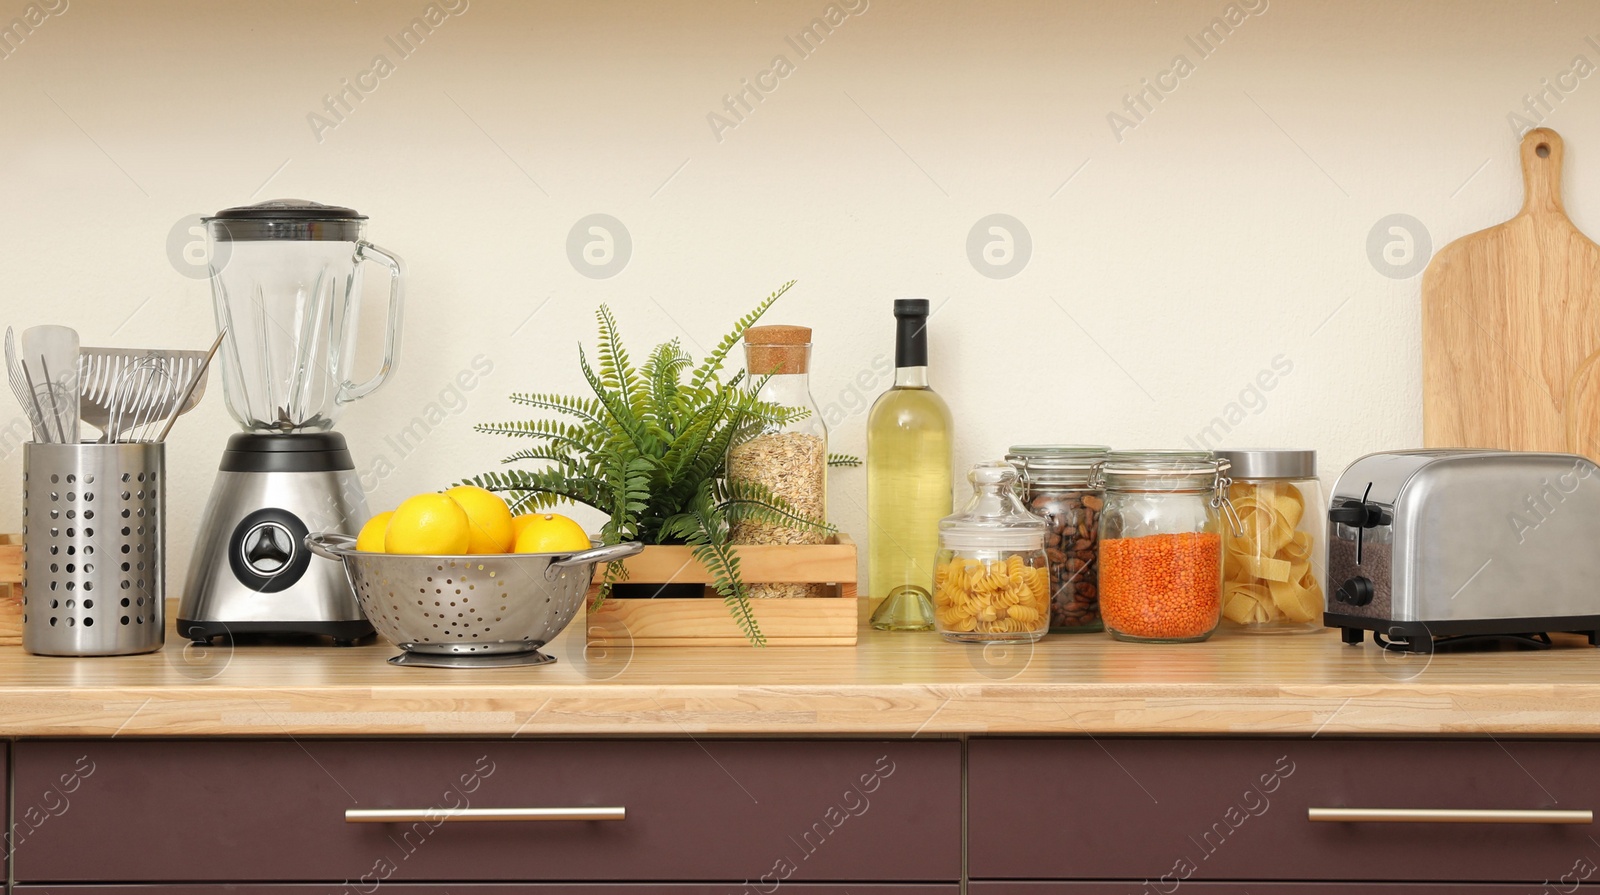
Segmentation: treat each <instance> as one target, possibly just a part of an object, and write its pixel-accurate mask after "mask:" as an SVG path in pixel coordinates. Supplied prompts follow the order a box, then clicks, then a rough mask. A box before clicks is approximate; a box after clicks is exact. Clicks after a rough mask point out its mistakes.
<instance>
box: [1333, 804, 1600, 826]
mask: <svg viewBox="0 0 1600 895" xmlns="http://www.w3.org/2000/svg"><path fill="white" fill-rule="evenodd" d="M1306 820H1310V821H1318V822H1322V823H1345V824H1349V823H1373V824H1592V823H1594V812H1593V811H1561V810H1556V809H1528V810H1524V809H1518V808H1307V809H1306Z"/></svg>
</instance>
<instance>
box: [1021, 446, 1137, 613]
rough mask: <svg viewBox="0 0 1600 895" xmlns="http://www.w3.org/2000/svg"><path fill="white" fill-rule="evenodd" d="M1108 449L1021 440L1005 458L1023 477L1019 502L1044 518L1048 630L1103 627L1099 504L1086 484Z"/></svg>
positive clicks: (1098, 495) (1099, 498) (1097, 492)
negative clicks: (1029, 442)
mask: <svg viewBox="0 0 1600 895" xmlns="http://www.w3.org/2000/svg"><path fill="white" fill-rule="evenodd" d="M1109 450H1111V449H1110V448H1109V447H1106V446H1105V445H1098V444H1019V445H1015V446H1013V447H1012V448H1011V452H1010V453H1008V454H1006V461H1007V462H1009V463H1010V464H1011V465H1012V466H1015V467H1016V468H1017V473H1018V475H1019V476H1020V477H1021V478H1020V485H1021V491H1022V503H1023V505H1024V506H1026V507H1027V508H1028V510H1029V512H1031V513H1033V514H1034V515H1036V516H1040V517H1042V518H1043V519H1044V520H1045V523H1046V525H1048V528H1046V530H1045V541H1044V547H1045V555H1046V556H1047V557H1048V558H1049V560H1050V633H1052V634H1055V633H1065V634H1082V633H1089V632H1094V631H1103V630H1105V625H1104V624H1102V623H1101V621H1100V596H1099V591H1098V588H1099V586H1100V582H1099V580H1098V576H1099V563H1098V560H1099V558H1100V508H1101V506H1102V503H1103V500H1104V496H1103V494H1102V493H1101V491H1100V488H1099V487H1098V486H1091V485H1090V484H1089V480H1090V478H1092V477H1093V475H1094V468H1095V466H1096V465H1097V464H1098V463H1099V462H1100V461H1101V460H1104V459H1105V456H1106V452H1107V451H1109Z"/></svg>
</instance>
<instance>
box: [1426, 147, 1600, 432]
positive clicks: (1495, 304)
mask: <svg viewBox="0 0 1600 895" xmlns="http://www.w3.org/2000/svg"><path fill="white" fill-rule="evenodd" d="M1563 154H1564V153H1563V146H1562V141H1561V136H1560V135H1559V134H1557V133H1556V132H1555V131H1553V130H1550V129H1549V128H1537V129H1535V130H1531V131H1529V132H1528V133H1527V135H1526V136H1525V137H1523V139H1522V180H1523V203H1522V210H1521V211H1519V212H1517V214H1516V216H1515V217H1513V218H1512V219H1511V220H1509V221H1506V222H1505V223H1503V224H1499V225H1497V226H1494V227H1490V228H1489V229H1487V230H1480V231H1478V232H1477V233H1473V234H1471V235H1468V236H1463V237H1461V238H1460V239H1458V240H1456V241H1455V242H1452V243H1450V244H1449V245H1447V246H1445V247H1444V248H1443V249H1441V250H1440V251H1439V253H1438V254H1436V255H1435V256H1434V257H1433V260H1432V261H1430V262H1429V263H1428V269H1427V271H1426V272H1424V273H1423V275H1422V402H1423V403H1422V436H1423V441H1424V443H1425V444H1427V446H1428V447H1486V448H1505V449H1508V450H1519V451H1562V452H1570V453H1578V454H1584V455H1586V456H1588V457H1590V458H1591V459H1595V460H1597V461H1600V364H1597V363H1596V360H1597V359H1600V246H1597V245H1595V244H1594V243H1593V242H1592V241H1590V240H1589V238H1588V237H1586V236H1584V235H1583V234H1582V233H1581V232H1579V230H1578V228H1577V227H1575V226H1573V224H1572V222H1571V221H1570V220H1568V219H1567V215H1566V212H1565V210H1564V209H1563V207H1562V204H1561V160H1562V156H1563Z"/></svg>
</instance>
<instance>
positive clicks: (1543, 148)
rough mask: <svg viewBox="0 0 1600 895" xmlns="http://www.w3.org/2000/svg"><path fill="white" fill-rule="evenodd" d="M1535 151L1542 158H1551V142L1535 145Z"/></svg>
mask: <svg viewBox="0 0 1600 895" xmlns="http://www.w3.org/2000/svg"><path fill="white" fill-rule="evenodd" d="M1533 151H1534V153H1535V154H1537V155H1538V156H1539V157H1540V158H1549V157H1550V144H1549V143H1540V144H1539V145H1538V146H1535V147H1533Z"/></svg>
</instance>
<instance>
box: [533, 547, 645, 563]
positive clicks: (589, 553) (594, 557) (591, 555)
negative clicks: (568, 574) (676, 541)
mask: <svg viewBox="0 0 1600 895" xmlns="http://www.w3.org/2000/svg"><path fill="white" fill-rule="evenodd" d="M643 551H644V545H643V544H641V543H639V542H638V541H629V542H627V543H626V544H612V545H610V546H608V547H595V548H594V549H592V550H585V551H583V552H582V553H574V554H572V555H571V556H569V557H567V558H566V559H558V560H556V561H555V562H553V563H551V564H550V568H552V569H570V568H572V567H573V566H583V565H589V564H590V563H597V562H616V561H617V560H619V559H627V558H628V557H630V556H633V555H634V554H637V553H641V552H643Z"/></svg>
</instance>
